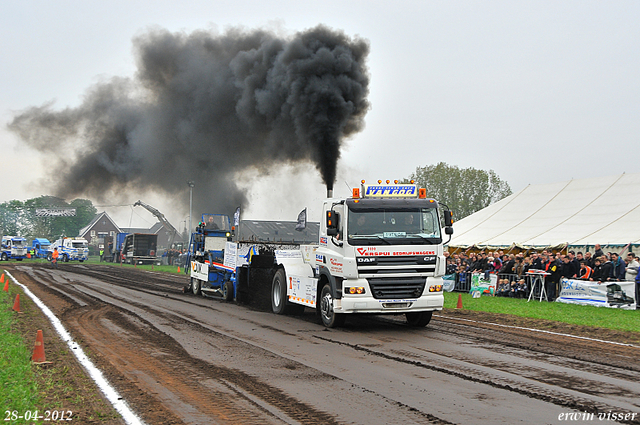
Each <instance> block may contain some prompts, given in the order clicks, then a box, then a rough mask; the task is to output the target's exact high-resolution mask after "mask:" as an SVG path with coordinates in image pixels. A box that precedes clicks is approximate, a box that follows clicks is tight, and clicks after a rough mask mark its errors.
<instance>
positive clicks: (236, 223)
mask: <svg viewBox="0 0 640 425" xmlns="http://www.w3.org/2000/svg"><path fill="white" fill-rule="evenodd" d="M233 225H234V226H235V227H238V226H239V225H240V207H238V208H237V209H236V212H235V213H233Z"/></svg>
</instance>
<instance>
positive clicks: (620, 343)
mask: <svg viewBox="0 0 640 425" xmlns="http://www.w3.org/2000/svg"><path fill="white" fill-rule="evenodd" d="M434 316H435V317H441V318H443V319H451V320H460V321H464V322H473V323H481V324H483V325H493V326H501V327H503V328H511V329H521V330H525V331H531V332H541V333H545V334H551V335H558V336H567V337H570V338H576V339H585V340H587V341H595V342H603V343H605V344H613V345H623V346H625V347H634V348H640V346H638V345H633V344H625V343H622V342H615V341H605V340H604V339H595V338H587V337H586V336H577V335H571V334H562V333H559V332H552V331H545V330H544V329H532V328H523V327H521V326H511V325H502V324H500V323H491V322H481V321H479V320H471V319H461V318H459V317H451V316H440V315H438V314H434Z"/></svg>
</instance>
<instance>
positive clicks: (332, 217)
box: [325, 210, 340, 236]
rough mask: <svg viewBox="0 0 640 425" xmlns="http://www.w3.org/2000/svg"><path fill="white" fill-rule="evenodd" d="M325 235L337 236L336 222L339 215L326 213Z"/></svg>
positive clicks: (331, 212)
mask: <svg viewBox="0 0 640 425" xmlns="http://www.w3.org/2000/svg"><path fill="white" fill-rule="evenodd" d="M325 218H326V225H327V235H328V236H336V235H337V234H338V222H339V220H340V215H339V214H338V213H336V212H335V211H333V210H330V211H327V212H326V216H325Z"/></svg>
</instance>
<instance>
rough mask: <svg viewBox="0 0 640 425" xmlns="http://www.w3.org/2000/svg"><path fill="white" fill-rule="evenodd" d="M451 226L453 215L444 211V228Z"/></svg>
mask: <svg viewBox="0 0 640 425" xmlns="http://www.w3.org/2000/svg"><path fill="white" fill-rule="evenodd" d="M451 226H453V213H452V212H451V211H449V210H444V227H451Z"/></svg>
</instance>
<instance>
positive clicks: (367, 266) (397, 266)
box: [356, 255, 436, 279]
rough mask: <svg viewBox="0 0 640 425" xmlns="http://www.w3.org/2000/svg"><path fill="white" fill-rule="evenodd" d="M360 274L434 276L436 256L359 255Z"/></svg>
mask: <svg viewBox="0 0 640 425" xmlns="http://www.w3.org/2000/svg"><path fill="white" fill-rule="evenodd" d="M356 262H357V264H358V274H359V275H360V277H364V278H374V277H383V276H384V277H385V278H386V279H388V278H391V277H397V278H403V277H418V276H420V277H423V276H427V275H428V276H433V274H434V273H435V271H436V256H435V255H429V256H395V257H358V258H356Z"/></svg>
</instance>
